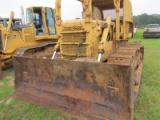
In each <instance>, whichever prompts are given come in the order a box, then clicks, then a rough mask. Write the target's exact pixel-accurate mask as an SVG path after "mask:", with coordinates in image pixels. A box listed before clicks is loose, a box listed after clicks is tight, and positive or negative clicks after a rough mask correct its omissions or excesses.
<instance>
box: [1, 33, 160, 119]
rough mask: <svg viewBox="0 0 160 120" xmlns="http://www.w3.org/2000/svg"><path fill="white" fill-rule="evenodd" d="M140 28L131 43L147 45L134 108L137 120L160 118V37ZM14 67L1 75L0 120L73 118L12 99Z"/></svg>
mask: <svg viewBox="0 0 160 120" xmlns="http://www.w3.org/2000/svg"><path fill="white" fill-rule="evenodd" d="M142 33H143V30H138V33H137V34H136V36H135V38H133V39H132V40H130V41H131V42H134V41H137V40H138V41H140V42H141V43H142V44H143V45H144V46H145V59H144V66H143V73H142V81H141V86H140V92H139V97H138V103H137V106H136V108H135V114H134V115H135V116H134V120H159V119H160V39H143V37H142ZM13 76H14V75H13V68H9V69H6V70H4V71H3V76H1V78H0V120H21V119H23V120H73V119H74V118H71V117H69V116H66V115H65V114H63V113H59V112H56V111H54V110H50V109H47V108H44V107H39V106H37V105H34V104H30V103H27V102H25V101H22V100H19V99H13V98H12V97H11V96H12V94H13V92H14V83H13V80H14V77H13Z"/></svg>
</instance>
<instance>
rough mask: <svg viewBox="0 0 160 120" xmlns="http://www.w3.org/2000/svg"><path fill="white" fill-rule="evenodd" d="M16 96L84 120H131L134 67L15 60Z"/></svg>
mask: <svg viewBox="0 0 160 120" xmlns="http://www.w3.org/2000/svg"><path fill="white" fill-rule="evenodd" d="M13 63H14V71H15V86H16V91H15V93H14V95H15V96H17V97H19V98H21V99H24V100H27V101H29V102H32V103H36V104H39V105H43V106H46V107H49V108H53V109H57V110H59V111H65V112H67V113H70V114H72V115H74V116H80V117H82V118H83V119H84V118H87V119H91V120H92V119H94V120H106V119H110V120H131V119H132V115H133V106H132V105H133V104H132V102H131V101H133V71H132V67H131V66H118V65H107V64H106V63H92V62H90V63H89V62H77V61H65V60H50V59H34V58H32V59H31V58H24V57H17V56H14V57H13Z"/></svg>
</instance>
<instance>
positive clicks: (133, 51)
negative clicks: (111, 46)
mask: <svg viewBox="0 0 160 120" xmlns="http://www.w3.org/2000/svg"><path fill="white" fill-rule="evenodd" d="M143 57H144V46H142V45H141V44H138V43H132V44H128V45H126V46H122V47H119V48H118V49H117V50H116V51H115V52H114V53H113V54H112V55H110V56H109V58H108V61H107V64H111V65H122V66H128V65H130V66H132V68H133V71H134V72H133V75H134V82H133V83H134V105H135V104H136V102H137V96H138V91H139V87H140V81H141V74H142V67H143Z"/></svg>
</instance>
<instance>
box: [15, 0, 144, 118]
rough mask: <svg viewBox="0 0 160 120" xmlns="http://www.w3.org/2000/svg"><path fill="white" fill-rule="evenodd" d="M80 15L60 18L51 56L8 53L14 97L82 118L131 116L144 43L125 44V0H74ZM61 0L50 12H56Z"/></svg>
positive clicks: (128, 28) (128, 29)
mask: <svg viewBox="0 0 160 120" xmlns="http://www.w3.org/2000/svg"><path fill="white" fill-rule="evenodd" d="M79 2H81V3H82V8H83V12H82V19H80V18H76V19H74V20H68V21H62V20H61V17H59V21H61V22H59V24H60V26H61V30H60V34H59V36H60V37H59V39H58V42H57V44H56V46H55V47H54V52H53V55H52V57H51V58H49V59H48V58H42V57H39V58H30V57H28V56H27V57H26V56H18V55H17V56H13V64H14V72H15V92H14V96H15V97H18V98H20V99H23V100H26V101H29V102H32V103H35V104H38V105H41V106H45V107H48V108H51V109H55V110H58V111H63V112H65V113H66V114H70V115H73V116H74V117H76V118H78V119H82V120H133V117H134V108H135V105H136V101H137V96H138V91H139V87H140V81H141V73H142V67H143V57H144V46H143V45H141V44H140V43H130V42H128V41H129V39H130V38H132V37H133V35H134V33H133V30H134V27H133V26H134V25H133V17H132V6H131V2H130V0H79ZM60 8H61V0H56V11H59V12H57V14H58V16H61V10H60Z"/></svg>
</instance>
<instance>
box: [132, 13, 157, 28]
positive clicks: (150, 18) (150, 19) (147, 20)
mask: <svg viewBox="0 0 160 120" xmlns="http://www.w3.org/2000/svg"><path fill="white" fill-rule="evenodd" d="M133 19H134V24H135V25H140V26H143V25H147V24H160V14H153V15H148V14H146V13H144V14H141V15H137V16H133Z"/></svg>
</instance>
